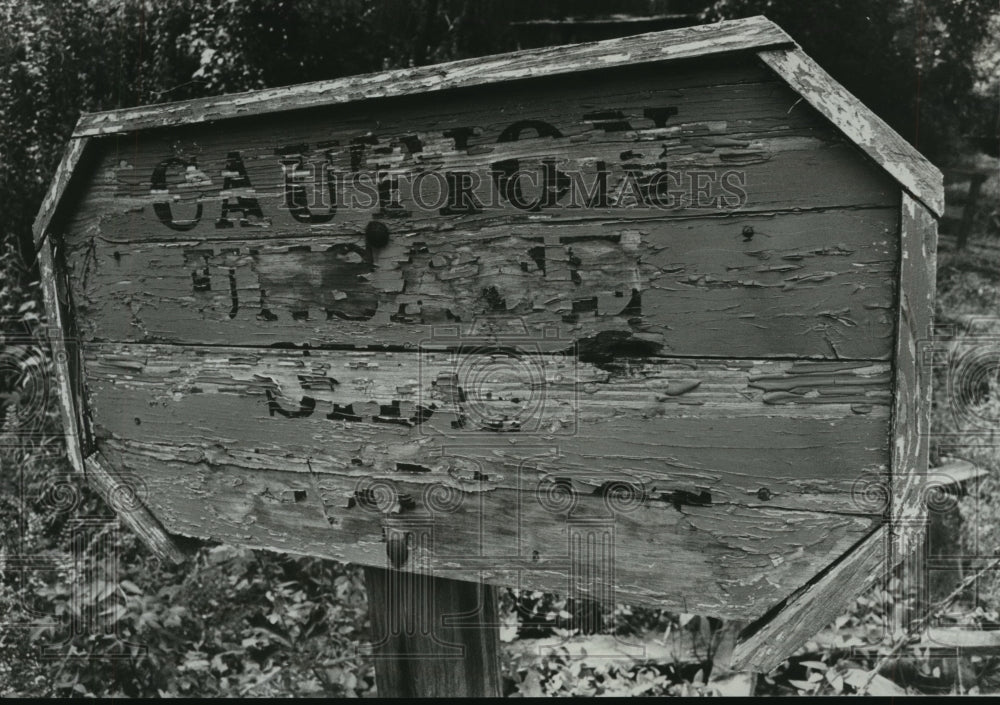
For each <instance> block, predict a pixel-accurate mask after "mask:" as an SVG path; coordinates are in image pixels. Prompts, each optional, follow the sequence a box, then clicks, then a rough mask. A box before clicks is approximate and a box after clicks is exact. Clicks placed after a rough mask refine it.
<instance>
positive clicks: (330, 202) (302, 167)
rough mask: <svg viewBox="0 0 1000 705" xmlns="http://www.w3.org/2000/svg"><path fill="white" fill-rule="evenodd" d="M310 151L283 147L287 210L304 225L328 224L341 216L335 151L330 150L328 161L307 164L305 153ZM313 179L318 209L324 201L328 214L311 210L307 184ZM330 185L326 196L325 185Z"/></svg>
mask: <svg viewBox="0 0 1000 705" xmlns="http://www.w3.org/2000/svg"><path fill="white" fill-rule="evenodd" d="M307 150H308V147H307V146H306V145H297V146H293V147H285V148H281V149H280V150H277V151H279V153H280V154H281V157H282V158H281V171H282V173H283V174H284V177H285V188H284V192H285V208H287V209H288V213H289V214H290V215H291V216H292V217H293V218H294V219H295V220H297V221H298V222H300V223H311V224H319V223H328V222H330V221H331V220H333V216H335V215H336V214H337V180H336V178H335V177H334V175H333V173H332V168H333V154H334V153H333V151H332V150H327V152H326V161H325V162H323V163H316V162H313V163H312V164H309V165H307V164H306V162H305V158H304V157H303V154H304V153H305V152H306V151H307ZM310 176H312V185H313V188H312V192H313V199H312V200H313V202H314V206H316V205H318V204H319V203H320V202H322V204H323V205H325V206H327V209H328V210H327V212H326V213H320V212H318V211H317V210H316V209H315V208H314V209H310V208H309V200H310V199H309V195H308V193H307V191H306V187H305V181H306V179H308V177H310ZM323 181H325V182H326V195H325V196H324V192H323V190H322V183H321V182H323Z"/></svg>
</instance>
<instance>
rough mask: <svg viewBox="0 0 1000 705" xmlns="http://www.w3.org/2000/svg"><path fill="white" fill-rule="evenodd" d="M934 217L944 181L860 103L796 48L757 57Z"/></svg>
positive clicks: (940, 206) (938, 210) (940, 210)
mask: <svg viewBox="0 0 1000 705" xmlns="http://www.w3.org/2000/svg"><path fill="white" fill-rule="evenodd" d="M757 55H758V56H759V57H760V58H761V59H763V61H764V62H765V63H766V64H767V65H768V66H770V67H771V68H773V69H774V70H775V71H776V72H777V73H778V75H779V76H781V77H782V78H783V79H784V80H785V81H787V82H788V84H789V85H790V86H792V88H794V89H795V90H796V91H798V92H799V93H800V94H801V95H802V97H803V98H805V99H806V101H807V102H808V103H809V104H810V105H812V106H813V107H814V108H815V109H816V110H818V111H819V112H820V113H822V114H823V115H825V116H826V117H827V118H828V119H829V120H830V122H832V123H833V124H834V125H836V126H837V127H838V128H840V130H842V131H843V132H844V134H846V135H847V136H848V137H849V138H850V139H851V140H852V141H853V142H854V143H855V144H857V145H858V146H859V147H860V148H861V149H863V150H864V151H865V153H866V154H868V156H869V157H871V158H872V159H873V160H874V161H875V162H876V163H877V164H879V165H880V166H881V167H882V168H883V169H885V170H886V171H887V172H889V173H890V174H891V175H892V176H893V178H895V179H896V180H897V181H899V183H901V184H902V185H903V188H905V189H906V190H907V192H908V193H909V194H910V195H911V196H912V197H913V198H915V199H916V200H917V201H919V202H920V203H921V204H922V206H923V207H925V208H927V209H929V210H930V211H931V212H932V213H933V214H934V215H936V216H941V215H943V214H944V177H943V175H942V174H941V171H940V170H939V169H938V168H937V167H936V166H934V165H933V164H931V163H930V161H928V159H927V158H926V157H925V156H923V155H922V154H921V153H920V152H919V151H917V149H916V148H915V147H913V145H911V144H910V143H909V142H907V141H906V140H904V139H903V138H902V137H900V136H899V134H898V133H897V132H896V131H895V130H893V129H892V128H891V127H889V126H888V125H887V124H886V123H885V121H884V120H882V119H881V118H880V117H878V116H877V115H876V114H875V113H873V112H872V111H871V109H869V108H868V107H866V106H865V105H864V103H862V102H861V101H859V100H858V99H857V98H855V97H854V96H853V95H851V93H850V92H848V91H847V89H845V88H844V87H843V86H842V85H840V84H839V83H837V82H836V81H835V80H833V77H831V76H830V74H828V73H827V72H826V71H824V70H823V68H822V67H821V66H820V65H819V64H817V63H816V62H815V61H813V60H812V59H811V58H809V56H808V55H807V54H806V53H805V52H803V51H802V50H801V49H799V48H794V49H776V50H768V51H761V52H758V54H757Z"/></svg>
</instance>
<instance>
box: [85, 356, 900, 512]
mask: <svg viewBox="0 0 1000 705" xmlns="http://www.w3.org/2000/svg"><path fill="white" fill-rule="evenodd" d="M87 350H88V352H87V369H88V373H89V378H88V380H89V390H90V395H91V408H92V409H93V414H94V423H95V427H96V429H97V433H98V435H100V436H104V437H114V438H122V439H134V440H137V441H146V442H150V443H156V444H159V445H161V446H162V447H163V448H164V450H165V451H166V450H167V449H168V448H169V449H172V452H174V453H176V454H178V455H183V456H185V457H202V456H205V457H212V458H215V459H217V460H218V461H219V462H226V463H231V464H240V463H246V464H249V466H251V467H271V468H275V469H283V470H291V469H296V468H297V469H298V471H300V472H310V471H314V472H320V473H332V474H340V475H344V476H349V477H354V478H360V477H386V478H393V477H397V476H400V475H402V476H412V477H411V478H410V481H411V482H413V483H417V484H424V485H430V484H436V483H442V482H443V483H444V484H446V485H447V486H448V487H450V488H451V489H452V490H454V491H459V492H470V491H471V492H480V491H486V490H490V489H493V488H500V487H506V488H511V489H522V488H524V487H529V486H534V485H536V484H538V483H539V482H545V483H549V484H552V485H553V486H554V485H556V484H565V485H566V486H569V487H574V488H575V489H576V490H577V491H581V492H585V493H589V494H595V493H596V494H600V493H601V492H602V491H604V490H605V489H607V487H608V486H609V485H614V484H615V483H616V482H617V483H622V484H623V486H625V487H629V488H632V489H629V490H628V491H629V492H633V493H635V494H636V495H641V496H645V497H648V498H649V499H650V500H653V501H664V502H667V503H668V504H670V503H680V504H688V503H692V502H693V503H712V504H718V503H735V504H742V505H753V506H762V507H788V508H793V509H808V510H814V511H836V512H843V513H857V514H870V515H880V514H881V513H882V512H883V511H884V510H885V506H884V502H883V503H882V504H879V503H878V502H874V503H873V502H871V501H869V500H870V497H869V495H867V494H865V493H864V492H862V491H861V490H862V489H863V488H865V487H867V484H868V483H871V482H878V481H880V480H881V479H882V478H884V477H885V475H886V473H887V461H888V439H889V436H888V430H889V415H888V414H889V409H890V407H889V404H890V402H891V397H890V395H889V385H890V382H891V374H890V368H889V366H888V365H887V364H884V363H867V362H856V363H819V362H795V361H773V362H768V361H746V360H729V361H726V360H692V359H685V360H667V359H662V360H658V361H657V360H638V359H619V360H617V361H616V362H615V363H614V364H605V365H602V366H598V365H595V364H593V363H584V362H579V361H578V360H576V359H575V358H573V357H571V356H552V355H532V354H530V353H529V354H526V355H523V356H514V355H510V354H507V353H501V352H499V351H497V350H493V349H490V350H486V351H483V352H480V353H479V354H467V353H468V351H466V352H465V353H463V352H461V351H458V352H451V353H441V352H437V353H427V354H422V355H417V354H413V353H357V352H350V351H329V350H299V351H283V350H265V349H259V348H257V349H253V348H249V349H248V348H191V347H186V346H185V347H180V346H150V345H122V344H118V345H113V344H106V345H100V346H88V349H87ZM470 482H471V484H469V483H470Z"/></svg>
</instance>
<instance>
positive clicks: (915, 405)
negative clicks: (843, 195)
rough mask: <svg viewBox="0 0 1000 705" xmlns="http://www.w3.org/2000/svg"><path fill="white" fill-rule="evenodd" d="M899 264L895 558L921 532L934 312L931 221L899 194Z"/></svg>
mask: <svg viewBox="0 0 1000 705" xmlns="http://www.w3.org/2000/svg"><path fill="white" fill-rule="evenodd" d="M900 241H901V252H900V257H901V265H900V292H899V297H900V300H899V320H898V323H897V331H898V332H897V339H896V356H895V359H896V364H895V376H896V380H895V390H894V405H893V419H892V436H893V445H892V513H891V521H892V525H893V527H894V529H895V532H896V534H897V540H898V541H899V554H898V557H899V558H903V557H905V556H907V555H908V554H909V553H910V551H911V550H913V548H914V547H916V546H917V545H918V543H919V541H920V539H921V537H922V532H923V527H924V524H925V523H926V519H927V505H926V499H927V498H926V497H924V496H923V494H924V492H923V488H924V484H925V481H926V479H927V464H928V454H929V444H930V413H931V371H932V369H931V361H930V360H927V359H925V350H926V349H927V347H928V346H927V343H928V342H929V340H930V336H931V324H932V322H933V317H934V291H935V282H936V276H937V222H936V220H935V219H934V216H933V215H932V214H931V213H930V211H928V210H927V208H926V207H924V205H923V204H921V203H920V202H918V201H917V200H915V199H913V198H910V197H908V196H905V195H904V197H903V208H902V223H901V227H900Z"/></svg>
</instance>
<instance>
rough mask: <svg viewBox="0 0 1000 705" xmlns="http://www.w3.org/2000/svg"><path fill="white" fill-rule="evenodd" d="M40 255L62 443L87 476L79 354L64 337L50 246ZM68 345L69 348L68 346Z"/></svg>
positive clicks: (45, 245) (72, 462)
mask: <svg viewBox="0 0 1000 705" xmlns="http://www.w3.org/2000/svg"><path fill="white" fill-rule="evenodd" d="M39 245H40V248H39V251H38V271H39V276H40V277H41V281H42V293H43V295H44V297H45V314H46V318H47V320H48V323H49V326H50V330H51V334H50V335H49V341H48V342H49V349H50V351H51V353H52V370H53V373H54V375H55V387H56V393H57V394H58V395H59V414H60V416H61V417H62V424H63V439H64V442H65V444H66V454H67V456H68V457H69V461H70V465H71V466H72V467H73V469H74V470H75V471H77V472H79V473H83V472H84V465H83V457H84V456H83V453H84V438H83V435H82V433H83V428H84V425H83V424H84V423H85V421H84V420H83V418H82V417H81V415H80V409H79V408H78V403H79V400H78V398H77V396H76V395H75V394H74V392H73V390H74V383H73V380H74V377H73V376H72V374H71V372H70V359H69V356H70V355H76V354H78V350H77V345H75V344H74V343H73V341H67V340H66V338H65V335H64V331H65V330H66V328H65V327H64V326H63V323H62V320H63V311H62V306H63V304H62V299H61V297H60V290H61V287H60V286H59V281H60V279H57V277H56V273H55V268H54V266H53V264H52V247H51V243H49V242H45V241H41V242H39ZM67 343H69V344H67Z"/></svg>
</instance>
